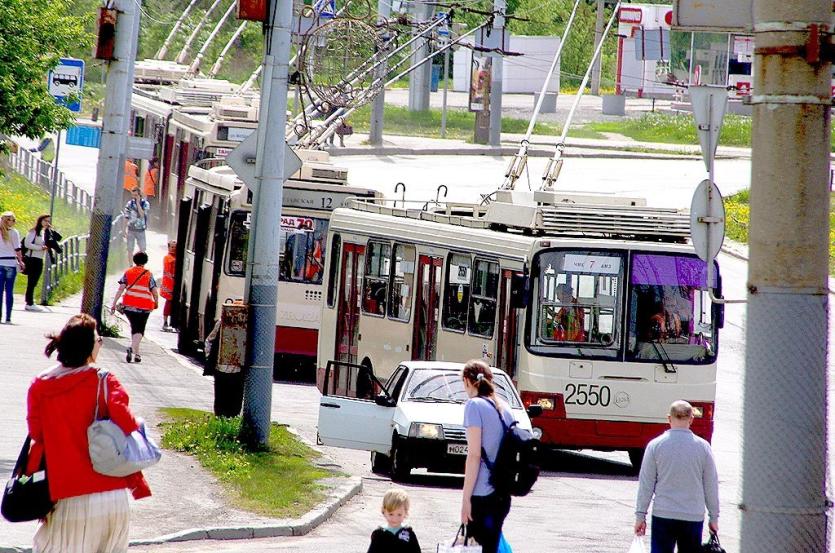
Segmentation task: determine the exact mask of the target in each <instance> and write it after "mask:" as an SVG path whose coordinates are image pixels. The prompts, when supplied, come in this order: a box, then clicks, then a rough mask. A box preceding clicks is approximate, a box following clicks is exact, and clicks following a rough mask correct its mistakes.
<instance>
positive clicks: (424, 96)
mask: <svg viewBox="0 0 835 553" xmlns="http://www.w3.org/2000/svg"><path fill="white" fill-rule="evenodd" d="M414 9H415V21H417V22H421V23H423V22H426V21H429V19H430V18H431V17H432V11H433V6H432V5H430V4H428V3H424V2H420V3H415V4H414ZM415 32H417V31H415ZM428 55H429V39H428V38H425V39H422V40H420V41H418V43H417V44H416V45H415V47H414V48H413V49H412V63H413V64H415V63H417V62H419V61H420V60H422V59H423V58H425V57H426V56H428ZM431 79H432V64H431V63H428V62H427V63H424V64H423V65H421V66H420V67H418V68H416V69H415V70H414V71H412V74H411V75H409V111H426V110H428V109H429V88H430V87H431V85H432V82H431Z"/></svg>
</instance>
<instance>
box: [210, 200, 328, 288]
mask: <svg viewBox="0 0 835 553" xmlns="http://www.w3.org/2000/svg"><path fill="white" fill-rule="evenodd" d="M250 221H251V213H250V212H249V211H235V212H233V213H232V217H231V223H230V231H229V250H228V252H229V254H228V255H227V259H226V264H225V270H226V273H227V274H228V275H230V276H244V275H245V274H246V258H247V248H248V242H249V227H250ZM327 232H328V221H327V219H320V218H317V217H296V216H282V217H281V232H280V234H279V269H280V270H279V280H281V281H282V282H300V283H305V284H321V283H322V277H323V274H324V265H325V261H324V260H325V237H326V235H327Z"/></svg>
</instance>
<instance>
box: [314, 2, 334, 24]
mask: <svg viewBox="0 0 835 553" xmlns="http://www.w3.org/2000/svg"><path fill="white" fill-rule="evenodd" d="M313 11H315V12H316V14H317V15H318V16H319V17H321V18H322V19H333V18H334V17H336V0H315V1H314V2H313Z"/></svg>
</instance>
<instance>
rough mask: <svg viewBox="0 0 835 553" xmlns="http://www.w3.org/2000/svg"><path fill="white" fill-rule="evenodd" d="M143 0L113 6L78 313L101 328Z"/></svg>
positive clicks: (119, 193) (125, 1) (130, 0)
mask: <svg viewBox="0 0 835 553" xmlns="http://www.w3.org/2000/svg"><path fill="white" fill-rule="evenodd" d="M141 6H142V0H116V2H115V5H114V7H115V8H116V9H117V10H119V17H118V19H117V20H116V39H115V40H116V43H115V48H114V53H113V57H114V58H115V59H114V60H113V61H110V62H109V65H108V68H107V88H106V90H105V98H104V117H102V132H101V145H100V147H99V160H98V164H97V166H96V190H95V195H94V197H93V213H92V215H91V216H90V239H89V240H88V241H87V260H86V267H85V271H84V291H83V294H82V296H81V311H82V312H84V313H87V314H88V315H92V316H93V317H95V319H96V320H97V321H98V322H99V327H101V311H102V297H103V296H104V279H105V275H106V274H107V256H108V253H109V251H110V232H111V228H112V226H113V217H114V215H115V214H116V213H118V212H119V207H120V206H119V204H120V201H121V199H122V198H121V190H122V186H121V183H122V177H123V175H124V171H125V152H126V151H127V141H128V128H129V126H130V96H131V87H132V85H133V63H134V60H135V59H136V48H137V43H138V40H139V9H140V8H141Z"/></svg>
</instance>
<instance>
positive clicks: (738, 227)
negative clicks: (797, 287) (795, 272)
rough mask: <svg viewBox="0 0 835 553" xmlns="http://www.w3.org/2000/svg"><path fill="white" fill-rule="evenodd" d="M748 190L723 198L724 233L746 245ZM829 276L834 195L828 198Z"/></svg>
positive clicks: (833, 267)
mask: <svg viewBox="0 0 835 553" xmlns="http://www.w3.org/2000/svg"><path fill="white" fill-rule="evenodd" d="M748 194H749V191H748V190H741V191H740V192H737V193H736V194H734V195H733V196H728V197H727V198H725V202H724V203H725V218H726V222H725V233H726V235H727V236H728V238H730V239H731V240H736V241H737V242H742V243H745V244H747V243H748V223H749V221H750V213H751V211H750V206H749V203H748ZM829 274H830V275H835V193H832V194H830V198H829Z"/></svg>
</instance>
